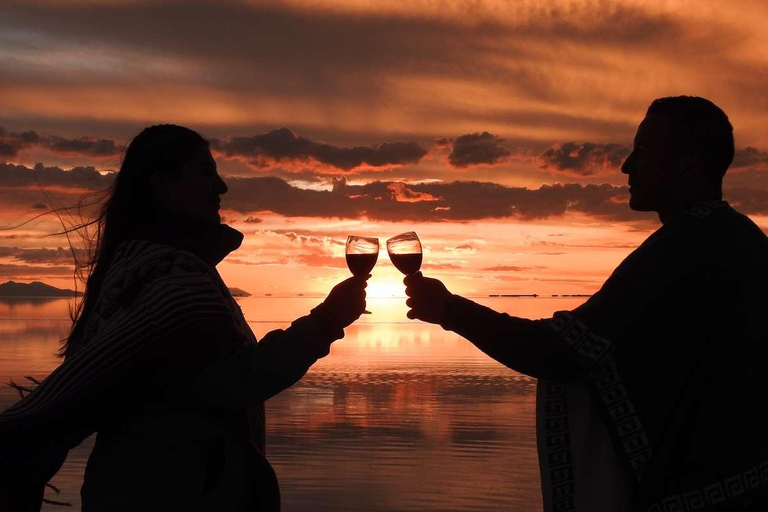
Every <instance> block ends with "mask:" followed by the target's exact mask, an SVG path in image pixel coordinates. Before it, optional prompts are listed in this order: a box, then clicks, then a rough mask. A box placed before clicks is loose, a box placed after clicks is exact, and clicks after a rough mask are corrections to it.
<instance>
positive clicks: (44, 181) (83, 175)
mask: <svg viewBox="0 0 768 512" xmlns="http://www.w3.org/2000/svg"><path fill="white" fill-rule="evenodd" d="M114 176H115V174H114V173H110V174H105V175H102V174H101V173H100V172H99V171H97V170H96V168H95V167H92V166H85V167H83V166H78V167H73V168H71V169H69V170H64V169H62V168H61V167H56V166H51V167H46V166H45V165H43V164H42V163H38V164H35V166H34V167H32V168H29V167H27V166H25V165H15V164H9V163H0V187H11V188H14V187H24V188H26V187H30V186H35V187H36V186H56V187H68V188H73V189H89V190H101V189H106V188H107V187H108V186H109V185H110V184H111V183H112V181H113V179H114Z"/></svg>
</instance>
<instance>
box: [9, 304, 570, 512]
mask: <svg viewBox="0 0 768 512" xmlns="http://www.w3.org/2000/svg"><path fill="white" fill-rule="evenodd" d="M477 300H478V301H480V302H483V303H485V304H487V305H489V306H490V307H493V308H494V309H497V310H499V311H507V312H509V313H510V314H515V315H517V316H523V317H527V318H540V317H546V316H550V315H551V314H552V312H554V311H556V310H561V309H572V308H573V307H575V306H577V305H578V304H580V303H581V302H583V300H584V299H583V298H579V299H572V298H571V299H565V298H561V299H554V298H551V299H550V298H537V299H533V298H530V299H529V298H515V299H510V298H499V299H492V298H487V299H477ZM238 302H239V304H240V306H241V307H242V309H243V312H244V313H245V315H246V318H247V319H248V320H249V323H250V325H251V328H252V329H253V331H254V333H255V334H256V336H258V337H261V336H263V335H264V334H265V333H267V332H269V331H271V330H273V329H280V328H285V327H286V326H287V325H289V324H290V322H291V320H293V319H295V318H297V317H299V316H301V315H303V314H306V313H307V312H308V311H309V310H310V309H311V308H312V307H313V306H314V305H316V304H317V302H318V299H311V298H255V297H249V298H243V299H238ZM368 303H369V307H368V309H369V310H371V311H372V312H373V314H372V315H365V316H364V317H363V318H362V319H361V321H359V322H358V323H357V324H355V325H353V326H351V327H349V328H348V329H347V331H346V332H347V335H346V337H345V338H344V339H343V340H340V341H338V342H336V343H335V344H334V345H333V347H332V352H331V355H330V356H328V357H326V358H325V359H323V360H321V361H319V362H318V363H317V364H316V365H315V366H313V367H312V368H311V369H310V371H309V373H308V374H307V375H306V376H305V377H304V378H303V379H302V380H301V381H300V382H299V383H297V384H296V385H294V386H293V387H292V388H290V389H288V390H287V391H285V392H283V393H281V394H280V395H278V396H276V397H275V398H273V399H272V400H270V401H269V402H268V403H267V414H268V439H267V450H268V456H269V458H270V460H271V461H272V464H273V465H274V467H275V471H276V472H277V474H278V477H279V479H280V484H281V491H282V495H283V505H284V510H285V511H287V512H293V511H296V512H298V511H306V510H312V511H317V512H325V511H361V510H370V511H411V510H414V511H415V510H435V511H469V510H473V511H510V510H514V511H518V510H519V511H539V510H541V496H540V484H539V475H538V464H537V460H536V439H535V429H534V407H535V403H534V401H535V380H534V379H531V378H529V377H526V376H523V375H520V374H518V373H516V372H514V371H512V370H510V369H508V368H506V367H504V366H502V365H500V364H498V363H496V362H495V361H493V360H491V359H489V358H488V357H487V356H485V355H484V354H483V353H481V352H480V351H479V350H477V349H476V348H475V347H474V346H473V345H471V344H470V343H469V342H467V341H466V340H464V339H463V338H460V337H459V336H457V335H455V334H453V333H449V332H445V331H443V330H442V329H441V328H439V327H437V326H433V325H428V324H424V323H422V322H416V321H410V320H407V319H406V318H405V307H404V305H403V299H369V301H368ZM68 305H69V301H68V300H66V299H54V300H43V299H34V300H30V299H23V300H0V382H8V380H9V379H11V378H13V379H14V380H15V381H22V380H23V377H24V375H31V376H33V377H36V378H43V377H45V376H46V375H47V374H48V373H49V372H50V371H51V370H52V369H53V368H55V366H56V365H57V364H58V360H57V359H56V357H55V356H54V353H55V351H56V350H57V348H58V344H59V340H60V339H62V338H64V337H65V336H66V335H67V333H68V332H69V327H70V324H69V320H68ZM17 398H18V397H17V396H16V395H15V392H14V391H13V390H12V389H11V388H8V387H5V386H3V387H2V388H0V408H2V409H4V408H5V407H7V406H8V405H10V404H11V403H13V402H14V401H15V400H16V399H17ZM92 442H93V439H92V438H89V439H88V440H86V441H85V442H84V443H83V444H82V445H81V446H80V447H78V448H77V449H75V450H72V451H71V452H70V456H69V458H68V459H67V462H66V463H65V466H64V467H63V468H62V470H61V471H60V472H59V474H58V475H57V476H56V478H55V479H54V481H53V482H54V483H55V484H56V485H58V486H59V487H61V489H62V495H61V496H59V497H58V498H57V499H61V500H65V501H70V502H72V503H73V504H74V505H75V506H74V510H79V503H80V500H79V489H80V485H81V484H82V474H83V471H84V468H85V462H86V461H87V458H88V454H89V453H90V450H91V448H92ZM49 497H53V496H49ZM44 510H72V509H64V508H61V507H53V506H47V505H46V506H45V507H44Z"/></svg>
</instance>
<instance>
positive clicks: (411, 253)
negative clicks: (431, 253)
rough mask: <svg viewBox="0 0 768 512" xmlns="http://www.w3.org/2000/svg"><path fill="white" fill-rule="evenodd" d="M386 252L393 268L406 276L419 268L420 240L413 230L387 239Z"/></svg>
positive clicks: (420, 256) (420, 257)
mask: <svg viewBox="0 0 768 512" xmlns="http://www.w3.org/2000/svg"><path fill="white" fill-rule="evenodd" d="M387 253H389V259H390V260H392V264H393V265H394V266H395V268H397V270H399V271H400V272H402V273H403V274H405V275H407V276H410V275H411V274H415V273H416V272H418V271H419V269H420V268H421V260H422V249H421V241H420V240H419V237H418V235H417V234H416V233H415V232H413V231H409V232H407V233H402V234H399V235H397V236H393V237H392V238H390V239H389V240H387Z"/></svg>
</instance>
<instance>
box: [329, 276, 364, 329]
mask: <svg viewBox="0 0 768 512" xmlns="http://www.w3.org/2000/svg"><path fill="white" fill-rule="evenodd" d="M369 277H371V276H370V274H369V275H367V276H362V277H350V278H349V279H346V280H344V281H342V282H340V283H339V284H337V285H336V286H334V287H333V289H332V290H331V293H329V294H328V297H326V299H325V300H324V301H323V303H322V304H321V305H320V306H319V307H320V308H321V309H322V310H324V311H325V312H327V313H328V314H329V315H331V316H332V317H333V320H334V321H335V322H337V323H338V326H339V327H341V328H342V329H343V328H344V327H347V326H348V325H349V324H351V323H352V322H354V321H355V320H357V319H358V318H359V317H360V315H362V314H363V311H365V287H366V286H368V283H367V281H368V278H369Z"/></svg>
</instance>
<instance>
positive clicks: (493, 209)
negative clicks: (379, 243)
mask: <svg viewBox="0 0 768 512" xmlns="http://www.w3.org/2000/svg"><path fill="white" fill-rule="evenodd" d="M393 183H397V182H382V181H376V182H372V183H368V184H365V185H350V184H349V183H347V182H346V181H345V180H339V181H337V182H336V184H335V186H334V188H333V190H332V191H318V190H306V189H301V188H297V187H294V186H291V185H290V184H289V183H287V182H286V181H284V180H282V179H280V178H274V177H264V178H232V179H230V180H229V181H228V184H229V187H230V188H229V193H228V194H227V195H226V196H224V204H225V207H226V208H229V209H234V210H236V211H239V212H241V213H243V214H256V213H258V212H266V211H268V212H273V213H277V214H279V215H284V216H289V217H292V216H297V217H301V216H307V217H326V218H364V217H365V218H368V219H371V220H383V221H393V222H397V221H406V220H410V221H426V222H443V221H472V220H479V219H491V218H504V217H517V218H522V219H543V218H548V217H559V216H562V215H565V214H567V213H583V214H586V215H590V216H593V217H597V218H603V219H609V220H640V219H647V218H648V214H638V213H636V212H633V211H631V210H630V209H629V207H628V206H627V204H626V194H627V188H626V187H616V186H612V185H608V184H602V185H592V184H588V185H581V184H576V183H572V184H565V185H562V184H556V185H545V186H542V187H540V188H538V189H528V188H522V187H507V186H504V185H500V184H496V183H483V182H475V181H455V182H452V183H442V182H440V183H421V184H409V185H408V188H409V189H410V190H412V191H413V192H414V193H418V194H429V195H430V196H432V197H434V198H438V199H437V200H434V201H415V202H403V201H398V200H397V197H396V196H393V194H392V188H391V186H392V185H393ZM398 186H399V185H398Z"/></svg>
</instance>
